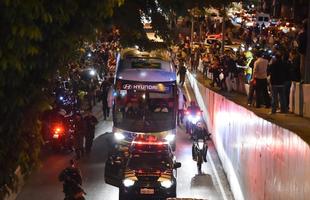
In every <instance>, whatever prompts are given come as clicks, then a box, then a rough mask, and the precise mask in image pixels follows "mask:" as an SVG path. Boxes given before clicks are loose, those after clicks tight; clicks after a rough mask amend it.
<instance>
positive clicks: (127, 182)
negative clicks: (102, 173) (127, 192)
mask: <svg viewBox="0 0 310 200" xmlns="http://www.w3.org/2000/svg"><path fill="white" fill-rule="evenodd" d="M123 184H124V186H125V187H130V186H133V185H134V184H135V181H134V180H131V179H129V178H126V179H124V180H123Z"/></svg>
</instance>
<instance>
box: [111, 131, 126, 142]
mask: <svg viewBox="0 0 310 200" xmlns="http://www.w3.org/2000/svg"><path fill="white" fill-rule="evenodd" d="M114 138H115V139H116V140H124V139H125V136H124V135H123V134H122V133H120V132H116V133H114Z"/></svg>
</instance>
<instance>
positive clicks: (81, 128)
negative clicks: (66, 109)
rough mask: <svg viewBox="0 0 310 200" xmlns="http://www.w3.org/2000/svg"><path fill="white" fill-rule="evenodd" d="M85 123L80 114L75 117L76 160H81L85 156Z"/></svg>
mask: <svg viewBox="0 0 310 200" xmlns="http://www.w3.org/2000/svg"><path fill="white" fill-rule="evenodd" d="M85 129H86V128H85V122H84V120H83V117H82V115H81V114H80V113H77V114H76V116H75V130H74V149H75V153H76V159H80V158H81V156H82V155H83V154H84V144H83V143H84V135H85Z"/></svg>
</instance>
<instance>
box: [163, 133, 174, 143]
mask: <svg viewBox="0 0 310 200" xmlns="http://www.w3.org/2000/svg"><path fill="white" fill-rule="evenodd" d="M174 138H175V135H173V134H169V135H166V137H165V140H166V141H167V142H172V141H173V140H174Z"/></svg>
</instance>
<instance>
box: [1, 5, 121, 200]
mask: <svg viewBox="0 0 310 200" xmlns="http://www.w3.org/2000/svg"><path fill="white" fill-rule="evenodd" d="M121 3H123V0H92V1H86V0H68V1H61V0H60V1H57V0H56V1H49V0H31V1H27V2H24V1H20V0H3V1H1V2H0V13H1V18H0V21H1V23H0V29H1V32H0V44H1V46H0V102H1V107H0V120H1V123H0V171H1V176H0V199H3V197H4V195H5V193H6V192H7V191H8V190H7V189H8V188H10V189H14V182H15V178H16V177H14V171H15V169H16V168H17V166H20V167H21V169H22V172H23V173H27V172H29V171H30V170H31V169H32V168H33V167H35V166H36V163H38V162H37V161H38V155H39V152H40V146H41V137H40V131H39V130H40V121H39V120H38V119H39V114H40V111H42V109H43V108H44V107H45V106H46V104H47V102H48V101H47V100H48V97H47V96H45V93H44V91H43V88H44V87H45V86H47V85H48V83H49V80H50V78H51V77H52V75H53V74H54V73H55V71H56V70H57V69H58V68H60V67H63V66H65V64H66V63H67V62H68V60H69V59H70V58H72V56H73V55H74V54H75V52H76V49H77V47H78V46H79V45H80V44H81V41H82V40H83V39H85V38H91V37H93V36H94V35H95V29H96V28H98V27H100V26H102V21H103V20H104V19H106V18H107V17H110V16H111V15H112V12H113V8H114V7H117V6H119V5H121Z"/></svg>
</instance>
